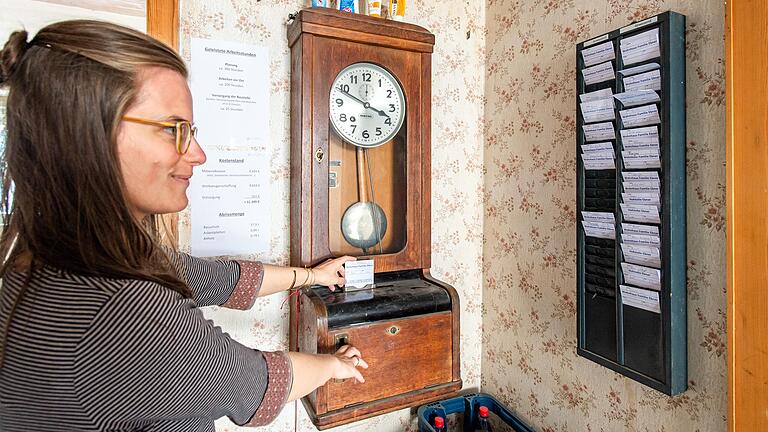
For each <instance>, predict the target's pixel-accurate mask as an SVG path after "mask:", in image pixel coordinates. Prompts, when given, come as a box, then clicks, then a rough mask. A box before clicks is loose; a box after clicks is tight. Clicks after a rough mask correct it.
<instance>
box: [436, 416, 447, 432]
mask: <svg viewBox="0 0 768 432" xmlns="http://www.w3.org/2000/svg"><path fill="white" fill-rule="evenodd" d="M435 432H445V419H444V418H442V417H435Z"/></svg>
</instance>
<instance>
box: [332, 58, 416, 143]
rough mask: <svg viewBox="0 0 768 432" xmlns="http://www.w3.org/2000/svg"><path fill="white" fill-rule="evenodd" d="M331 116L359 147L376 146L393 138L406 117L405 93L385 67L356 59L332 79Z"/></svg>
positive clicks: (337, 128)
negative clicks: (356, 60)
mask: <svg viewBox="0 0 768 432" xmlns="http://www.w3.org/2000/svg"><path fill="white" fill-rule="evenodd" d="M329 102H330V103H329V117H330V120H331V125H332V126H333V129H334V130H335V131H336V133H337V134H338V135H339V136H341V137H342V138H343V139H344V140H346V141H348V142H350V143H351V144H354V145H357V146H360V147H376V146H379V145H381V144H384V143H386V142H387V141H389V140H391V139H392V138H393V137H394V136H395V135H396V134H397V132H398V131H399V130H400V128H401V127H402V125H403V120H404V119H405V109H406V107H405V95H404V94H403V89H402V87H400V83H399V82H398V81H397V79H396V78H395V77H394V76H393V75H392V74H391V73H389V71H387V70H386V69H384V68H382V67H380V66H378V65H375V64H372V63H355V64H353V65H350V66H348V67H347V68H345V69H344V70H342V71H341V72H340V73H339V74H338V75H337V76H336V79H335V80H334V81H333V85H332V87H331V94H330V98H329Z"/></svg>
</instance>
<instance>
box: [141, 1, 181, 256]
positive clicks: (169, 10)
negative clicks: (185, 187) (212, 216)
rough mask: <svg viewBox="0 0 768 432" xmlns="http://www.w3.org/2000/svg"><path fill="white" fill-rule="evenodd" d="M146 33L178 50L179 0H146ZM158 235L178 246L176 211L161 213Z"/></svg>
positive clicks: (177, 218) (166, 241)
mask: <svg viewBox="0 0 768 432" xmlns="http://www.w3.org/2000/svg"><path fill="white" fill-rule="evenodd" d="M147 34H148V35H150V36H152V37H154V38H156V39H158V40H160V41H162V42H163V43H165V44H166V45H168V46H169V47H171V48H173V49H174V50H176V51H178V50H179V0H147ZM160 235H161V236H162V239H163V242H164V243H166V244H168V245H170V246H173V247H177V246H178V242H179V215H178V213H170V214H165V215H162V217H161V218H160Z"/></svg>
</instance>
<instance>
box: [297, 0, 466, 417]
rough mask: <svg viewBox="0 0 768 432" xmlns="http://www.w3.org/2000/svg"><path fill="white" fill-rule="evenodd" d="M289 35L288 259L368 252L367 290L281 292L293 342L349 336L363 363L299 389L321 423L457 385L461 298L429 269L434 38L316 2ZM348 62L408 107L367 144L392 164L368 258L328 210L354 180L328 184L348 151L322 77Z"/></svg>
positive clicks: (321, 345) (420, 400)
mask: <svg viewBox="0 0 768 432" xmlns="http://www.w3.org/2000/svg"><path fill="white" fill-rule="evenodd" d="M288 40H289V45H290V48H291V213H290V216H291V221H290V230H291V257H290V260H291V265H293V266H312V265H316V264H318V263H320V262H322V261H324V260H326V259H328V258H330V257H333V256H337V255H340V254H342V253H350V254H353V255H357V256H358V258H360V259H373V260H374V271H375V284H376V287H375V288H373V289H369V290H363V291H355V292H351V291H348V292H335V293H331V292H330V291H329V290H328V289H327V288H325V287H313V288H310V289H307V290H305V291H304V294H303V295H301V296H300V300H299V301H298V304H297V302H296V301H293V300H292V301H291V349H293V350H298V351H301V352H310V353H332V352H334V351H335V350H336V348H337V347H338V346H340V345H342V344H344V343H350V344H352V345H354V346H356V347H358V348H359V349H360V351H361V352H362V353H363V356H364V358H365V359H366V361H367V362H368V363H369V365H370V368H369V369H368V370H365V371H363V376H364V377H365V379H366V382H365V383H364V384H357V383H355V382H353V381H354V380H346V381H341V382H337V381H334V380H332V381H331V382H329V383H327V384H326V385H324V386H322V387H320V388H318V389H317V390H316V391H314V392H313V393H311V394H310V395H308V396H307V397H305V398H303V400H302V401H303V403H304V406H305V408H306V410H307V412H308V413H309V416H310V418H311V419H312V421H313V423H314V424H315V425H316V426H317V427H318V428H319V429H321V430H322V429H326V428H330V427H334V426H338V425H342V424H345V423H350V422H353V421H357V420H361V419H364V418H368V417H372V416H375V415H379V414H383V413H386V412H391V411H395V410H398V409H403V408H408V407H414V406H418V405H421V404H424V403H427V402H430V401H433V400H437V399H441V398H445V397H447V396H449V395H451V394H453V393H455V392H456V391H458V390H459V389H460V388H461V384H462V383H461V378H460V356H459V298H458V295H457V294H456V291H455V289H454V288H453V287H451V286H450V285H448V284H446V283H443V282H440V281H437V280H435V279H434V278H432V277H431V276H430V274H429V268H430V260H431V256H430V255H431V250H430V247H431V229H430V226H431V206H430V193H431V178H430V152H431V141H430V126H431V117H430V116H431V83H432V81H431V54H432V51H433V46H434V35H432V34H431V33H429V32H428V31H427V30H425V29H423V28H421V27H419V26H415V25H411V24H406V23H401V22H394V21H388V20H383V19H380V18H373V17H367V16H363V15H355V14H348V13H345V12H339V11H335V10H332V9H326V8H316V9H304V10H302V11H300V12H299V14H298V15H297V16H296V18H295V19H294V21H293V22H292V23H291V24H290V26H289V28H288ZM358 62H369V63H374V64H377V65H379V66H382V67H384V68H385V69H387V70H388V71H389V72H390V73H392V74H393V75H394V76H395V77H396V78H397V80H398V81H399V82H400V84H401V85H402V88H403V91H404V94H405V99H406V106H407V114H406V118H405V122H404V124H403V127H402V129H401V130H400V132H399V133H398V135H397V136H396V137H395V138H394V139H393V140H392V142H390V143H387V144H385V145H383V146H381V147H379V148H376V149H372V151H371V153H370V154H371V157H373V158H378V162H377V167H378V168H379V170H384V171H386V170H390V171H392V172H397V173H395V174H393V173H391V172H390V173H389V174H391V175H390V178H391V179H392V181H389V182H383V183H382V184H381V185H378V186H377V187H379V190H378V192H377V193H378V194H379V196H380V202H381V204H382V207H384V211H385V213H386V214H387V217H388V218H391V220H392V221H393V222H394V223H392V224H391V229H389V231H388V232H387V237H385V238H384V239H383V240H382V243H383V244H384V246H385V248H384V250H383V253H382V252H379V253H378V254H371V255H366V254H365V252H364V253H363V254H361V251H360V249H357V250H355V249H354V248H352V249H351V250H346V249H345V246H343V244H344V242H343V238H342V236H341V233H340V232H339V231H340V230H339V217H340V215H339V214H338V213H339V211H337V210H336V209H337V208H339V207H341V208H342V209H343V207H344V206H346V205H347V204H348V203H349V202H350V200H351V201H354V200H355V199H356V194H353V195H355V196H351V197H348V196H346V195H345V194H342V193H341V192H340V190H342V191H343V190H345V189H348V190H352V191H354V190H355V188H353V187H349V188H344V187H340V188H335V187H329V181H330V178H329V174H330V173H331V172H332V171H333V169H332V167H331V166H330V164H329V161H330V160H334V159H338V160H337V161H336V163H337V165H336V166H339V164H340V165H342V166H353V165H354V159H351V160H350V159H349V158H350V157H351V158H354V151H350V150H349V149H346V150H345V148H346V147H344V146H343V145H342V143H341V140H340V138H339V137H338V135H336V134H335V132H333V130H332V127H331V125H330V121H329V100H328V99H329V94H330V90H331V84H332V82H333V80H334V78H335V77H336V75H337V74H338V73H339V72H340V71H341V70H342V69H344V68H345V67H347V66H349V65H350V64H353V63H358ZM374 150H375V152H374ZM398 152H402V153H404V157H402V156H403V154H399V153H398ZM350 155H352V156H350ZM398 173H399V174H402V175H396V174H398ZM384 174H388V173H386V172H385V173H384ZM398 179H400V180H398ZM341 186H344V184H343V182H342V184H341ZM340 194H341V195H340ZM329 203H330V205H329ZM334 203H335V204H334ZM398 220H400V221H401V222H402V223H401V224H398V223H397V221H398ZM346 247H347V248H349V246H348V245H347V246H346ZM355 252H356V253H355Z"/></svg>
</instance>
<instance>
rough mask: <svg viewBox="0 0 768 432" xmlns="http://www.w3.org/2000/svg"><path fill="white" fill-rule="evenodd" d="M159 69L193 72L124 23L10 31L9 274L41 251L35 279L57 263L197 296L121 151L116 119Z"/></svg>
mask: <svg viewBox="0 0 768 432" xmlns="http://www.w3.org/2000/svg"><path fill="white" fill-rule="evenodd" d="M150 66H159V67H164V68H168V69H171V70H174V71H176V72H179V73H180V74H182V75H183V76H184V77H186V76H187V69H186V67H185V65H184V62H183V60H182V59H181V58H180V57H179V56H178V54H176V53H175V52H174V51H173V50H171V49H170V48H168V47H167V46H165V45H164V44H162V43H161V42H159V41H157V40H155V39H153V38H151V37H149V36H146V35H144V34H142V33H140V32H138V31H135V30H132V29H129V28H125V27H121V26H118V25H115V24H109V23H105V22H99V21H87V20H74V21H63V22H59V23H55V24H51V25H48V26H46V27H45V28H43V29H42V30H40V31H39V32H38V33H37V35H36V36H35V37H34V38H33V39H32V40H31V41H30V42H27V32H26V31H17V32H14V33H13V34H11V36H10V38H9V39H8V41H7V42H6V44H5V47H4V48H3V50H2V52H0V85H7V86H8V87H9V94H8V103H7V140H6V148H5V154H4V155H3V166H2V168H1V171H0V172H1V173H2V181H3V183H2V190H3V196H2V203H1V208H2V211H3V213H4V216H3V223H4V228H3V231H2V235H1V236H0V259H1V258H5V257H9V258H8V259H6V260H5V263H3V265H2V267H0V277H3V276H4V275H5V274H6V272H8V271H9V269H11V268H13V267H12V266H14V264H18V261H21V260H23V261H27V260H29V259H31V261H29V262H30V268H29V270H28V271H29V272H30V273H29V275H30V277H31V274H32V272H33V268H34V267H37V266H40V265H49V266H52V267H56V268H59V269H63V270H66V271H70V272H73V273H77V274H81V275H87V276H102V277H110V278H131V279H143V280H149V281H154V282H158V283H160V284H162V285H164V286H166V287H168V288H170V289H173V290H175V291H177V292H179V293H181V294H182V295H184V296H186V297H191V292H190V289H189V287H188V286H187V285H186V284H185V283H184V282H183V281H182V280H181V278H180V277H179V275H177V273H176V272H175V271H174V270H173V268H172V267H171V265H170V263H169V262H168V259H167V257H166V255H165V253H164V252H163V250H162V249H161V247H160V246H159V240H158V235H157V234H158V229H157V221H156V219H155V217H154V216H150V217H148V218H147V220H144V221H137V220H135V218H134V217H133V216H132V213H131V212H130V210H129V207H128V204H127V200H126V197H125V188H124V184H123V180H122V175H121V173H120V164H119V161H118V157H117V151H116V137H117V130H118V126H119V124H120V121H121V118H122V116H123V113H124V112H125V111H126V109H127V108H128V107H129V106H130V105H131V104H132V102H133V101H134V99H135V98H136V94H137V91H138V87H139V85H140V82H138V75H139V72H140V71H141V70H142V68H145V67H150ZM26 286H28V284H26V285H25V287H24V288H23V289H22V291H21V293H20V294H19V296H18V298H17V299H16V300H15V302H14V308H13V309H15V306H16V304H18V302H19V300H20V299H21V297H22V296H23V295H24V292H25V290H26ZM12 315H13V311H11V314H9V317H8V321H7V322H6V325H5V330H7V328H8V324H9V323H10V320H11V316H12ZM3 340H4V338H3Z"/></svg>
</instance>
